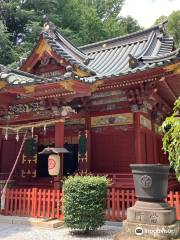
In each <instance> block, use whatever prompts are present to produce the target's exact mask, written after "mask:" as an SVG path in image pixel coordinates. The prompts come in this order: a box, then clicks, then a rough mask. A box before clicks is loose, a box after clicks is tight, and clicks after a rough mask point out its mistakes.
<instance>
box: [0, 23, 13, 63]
mask: <svg viewBox="0 0 180 240" xmlns="http://www.w3.org/2000/svg"><path fill="white" fill-rule="evenodd" d="M9 37H10V34H9V33H8V32H7V30H6V28H5V26H4V24H3V23H2V21H0V56H1V58H0V64H3V65H7V64H8V63H9V62H13V61H15V59H16V57H17V55H16V52H15V51H14V49H13V46H12V43H11V42H10V40H9Z"/></svg>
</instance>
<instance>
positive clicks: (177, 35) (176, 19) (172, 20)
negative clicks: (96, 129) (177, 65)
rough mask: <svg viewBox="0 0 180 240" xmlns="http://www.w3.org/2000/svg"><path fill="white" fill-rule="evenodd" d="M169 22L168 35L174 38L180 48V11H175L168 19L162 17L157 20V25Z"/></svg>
mask: <svg viewBox="0 0 180 240" xmlns="http://www.w3.org/2000/svg"><path fill="white" fill-rule="evenodd" d="M165 20H168V23H167V33H168V34H169V35H171V36H172V37H173V38H174V41H175V44H176V47H177V48H178V47H180V31H179V27H178V26H180V11H179V10H177V11H173V12H172V13H171V14H170V15H169V16H168V17H167V16H160V17H159V18H158V19H156V21H155V24H159V23H162V22H163V21H165Z"/></svg>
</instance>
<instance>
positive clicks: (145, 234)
mask: <svg viewBox="0 0 180 240" xmlns="http://www.w3.org/2000/svg"><path fill="white" fill-rule="evenodd" d="M177 237H180V225H179V223H178V222H177V221H176V213H175V209H174V208H171V207H169V205H168V204H167V203H165V202H145V201H137V202H136V204H135V205H134V206H133V207H131V208H128V209H127V220H126V221H124V222H123V229H122V231H121V232H120V233H119V234H117V235H116V236H115V238H114V239H115V240H128V239H129V240H136V239H137V240H143V239H149V240H152V239H161V240H170V239H174V238H177Z"/></svg>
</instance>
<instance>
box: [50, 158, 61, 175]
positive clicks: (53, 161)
mask: <svg viewBox="0 0 180 240" xmlns="http://www.w3.org/2000/svg"><path fill="white" fill-rule="evenodd" d="M59 171H60V156H59V155H58V154H51V155H49V157H48V172H49V175H51V176H57V175H59Z"/></svg>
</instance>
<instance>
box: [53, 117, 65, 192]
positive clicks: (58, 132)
mask: <svg viewBox="0 0 180 240" xmlns="http://www.w3.org/2000/svg"><path fill="white" fill-rule="evenodd" d="M55 147H64V121H61V122H57V123H56V124H55ZM62 177H63V154H61V155H60V173H59V176H57V177H54V189H60V187H61V180H62Z"/></svg>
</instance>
